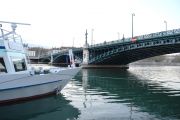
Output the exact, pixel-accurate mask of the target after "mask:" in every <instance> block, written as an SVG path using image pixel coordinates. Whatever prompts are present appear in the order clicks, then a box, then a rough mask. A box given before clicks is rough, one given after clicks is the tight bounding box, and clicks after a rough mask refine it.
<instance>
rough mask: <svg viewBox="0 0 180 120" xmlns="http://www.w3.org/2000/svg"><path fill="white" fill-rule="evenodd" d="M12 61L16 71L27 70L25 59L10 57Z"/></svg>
mask: <svg viewBox="0 0 180 120" xmlns="http://www.w3.org/2000/svg"><path fill="white" fill-rule="evenodd" d="M12 61H13V64H14V69H15V71H16V72H18V71H24V70H27V67H26V62H25V59H21V58H12Z"/></svg>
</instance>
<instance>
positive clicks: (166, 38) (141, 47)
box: [40, 29, 180, 65]
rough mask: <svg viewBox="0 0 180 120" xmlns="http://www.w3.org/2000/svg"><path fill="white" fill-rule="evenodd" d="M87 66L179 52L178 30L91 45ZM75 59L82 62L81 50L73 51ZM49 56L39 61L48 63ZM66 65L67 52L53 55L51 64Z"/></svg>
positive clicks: (124, 63) (131, 60)
mask: <svg viewBox="0 0 180 120" xmlns="http://www.w3.org/2000/svg"><path fill="white" fill-rule="evenodd" d="M87 49H88V51H89V62H88V64H89V65H127V64H129V63H132V62H135V61H138V60H142V59H145V58H149V57H154V56H159V55H164V54H170V53H177V52H180V29H173V30H169V31H162V32H157V33H151V34H147V35H141V36H136V37H133V38H124V39H121V40H115V41H111V42H104V43H100V44H95V45H91V46H89V47H88V48H87ZM73 53H74V56H75V59H77V60H79V61H81V62H82V60H83V48H79V49H73ZM50 58H51V57H50V55H47V56H42V57H41V59H40V61H42V62H43V61H46V62H50ZM63 62H64V63H68V62H69V60H68V51H64V52H60V53H57V54H54V55H53V63H63Z"/></svg>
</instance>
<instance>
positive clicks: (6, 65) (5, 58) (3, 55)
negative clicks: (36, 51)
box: [0, 21, 80, 104]
mask: <svg viewBox="0 0 180 120" xmlns="http://www.w3.org/2000/svg"><path fill="white" fill-rule="evenodd" d="M0 22H1V23H11V24H12V31H10V32H9V31H6V30H4V29H2V25H1V24H0V104H4V103H14V102H15V101H19V100H29V99H30V98H38V97H42V96H45V95H49V94H58V93H59V92H60V91H61V90H62V89H63V88H64V86H65V85H66V84H67V83H68V81H69V80H70V79H72V78H73V77H74V76H75V75H76V74H77V73H78V72H79V70H80V68H78V67H75V66H74V65H71V66H72V67H68V68H63V69H60V68H50V69H49V72H48V73H47V72H46V73H45V72H44V73H43V71H42V70H41V72H40V73H39V74H35V70H34V69H31V68H30V67H29V64H28V63H27V58H26V52H25V50H24V48H23V43H22V39H21V36H20V35H18V34H16V33H15V29H16V27H17V25H19V24H21V25H28V24H24V23H23V24H22V23H14V22H4V21H0ZM72 56H73V55H72V51H71V54H70V58H73V57H72ZM72 62H73V61H72Z"/></svg>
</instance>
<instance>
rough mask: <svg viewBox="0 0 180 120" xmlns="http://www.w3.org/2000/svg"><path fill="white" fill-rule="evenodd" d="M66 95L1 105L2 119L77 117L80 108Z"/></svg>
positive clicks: (62, 119)
mask: <svg viewBox="0 0 180 120" xmlns="http://www.w3.org/2000/svg"><path fill="white" fill-rule="evenodd" d="M70 102H71V101H69V100H66V99H65V97H64V96H62V95H58V96H50V97H47V98H43V99H38V100H33V101H29V102H25V103H20V104H14V105H9V106H2V107H0V120H27V119H30V120H31V119H33V120H57V119H60V120H67V119H70V120H72V119H76V118H77V117H78V115H79V114H80V113H79V110H78V109H77V108H74V107H73V106H72V105H70Z"/></svg>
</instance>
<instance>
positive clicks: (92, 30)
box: [91, 29, 94, 45]
mask: <svg viewBox="0 0 180 120" xmlns="http://www.w3.org/2000/svg"><path fill="white" fill-rule="evenodd" d="M93 32H94V29H91V35H92V36H91V45H93V44H94V43H93Z"/></svg>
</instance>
